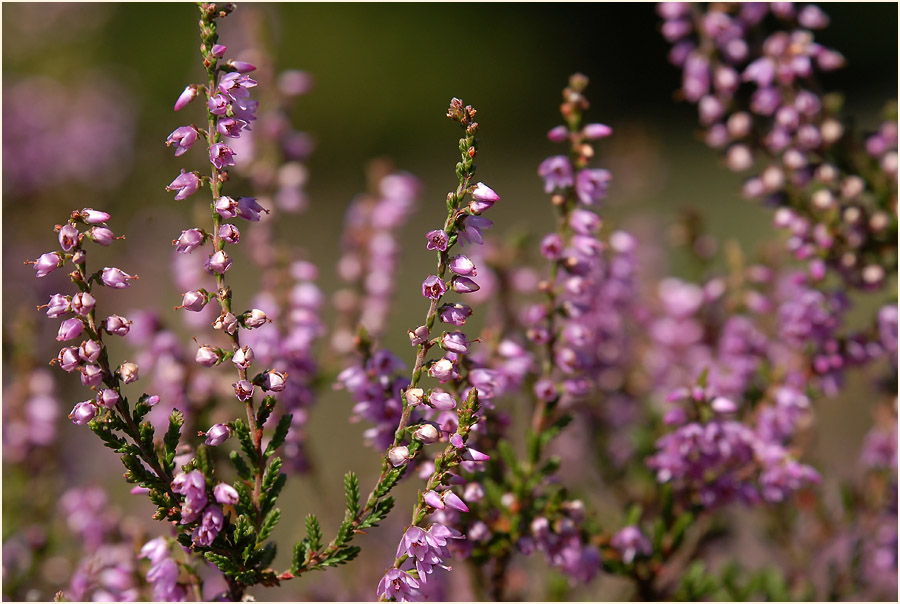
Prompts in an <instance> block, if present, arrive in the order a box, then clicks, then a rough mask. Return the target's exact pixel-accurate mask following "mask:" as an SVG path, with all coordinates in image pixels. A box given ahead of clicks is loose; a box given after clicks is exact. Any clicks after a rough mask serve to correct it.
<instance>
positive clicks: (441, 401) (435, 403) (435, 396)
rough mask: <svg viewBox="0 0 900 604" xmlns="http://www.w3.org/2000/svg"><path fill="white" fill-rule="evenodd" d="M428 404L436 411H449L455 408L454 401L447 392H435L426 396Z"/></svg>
mask: <svg viewBox="0 0 900 604" xmlns="http://www.w3.org/2000/svg"><path fill="white" fill-rule="evenodd" d="M428 402H429V403H430V404H431V406H432V407H434V408H435V409H437V410H438V411H449V410H450V409H455V408H456V399H455V398H453V395H452V394H450V393H449V392H444V391H443V390H435V391H434V392H432V393H431V394H429V395H428Z"/></svg>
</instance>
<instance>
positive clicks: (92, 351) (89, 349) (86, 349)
mask: <svg viewBox="0 0 900 604" xmlns="http://www.w3.org/2000/svg"><path fill="white" fill-rule="evenodd" d="M102 350H103V345H102V344H101V343H100V342H98V341H97V340H85V341H84V342H82V343H81V346H79V347H78V356H79V357H81V360H82V361H84V362H85V363H96V362H97V359H99V358H100V352H101V351H102Z"/></svg>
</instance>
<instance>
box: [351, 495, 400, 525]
mask: <svg viewBox="0 0 900 604" xmlns="http://www.w3.org/2000/svg"><path fill="white" fill-rule="evenodd" d="M393 508H394V498H393V497H385V498H384V499H381V500H380V501H378V502H377V503H376V504H375V507H374V508H372V512H371V513H370V514H369V516H368V518H365V519H363V521H362V522H360V523H359V528H361V529H367V528H372V527H376V526H378V523H379V522H381V521H382V520H383V519H384V518H385V517H386V516H387V515H388V514H389V513H390V512H391V510H392V509H393Z"/></svg>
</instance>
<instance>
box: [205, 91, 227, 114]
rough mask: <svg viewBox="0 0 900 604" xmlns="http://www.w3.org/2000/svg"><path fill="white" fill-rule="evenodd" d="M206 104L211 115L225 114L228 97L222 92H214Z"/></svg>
mask: <svg viewBox="0 0 900 604" xmlns="http://www.w3.org/2000/svg"><path fill="white" fill-rule="evenodd" d="M206 106H207V107H208V108H209V112H210V113H212V114H213V115H225V114H226V113H228V97H226V96H225V95H224V94H215V95H213V96H212V97H210V99H209V101H207V103H206Z"/></svg>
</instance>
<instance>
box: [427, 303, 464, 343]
mask: <svg viewBox="0 0 900 604" xmlns="http://www.w3.org/2000/svg"><path fill="white" fill-rule="evenodd" d="M471 316H472V309H471V308H469V307H468V306H466V305H465V304H444V305H443V306H441V307H440V308H439V309H438V317H439V318H440V320H441V321H442V322H444V323H449V324H450V325H465V324H466V319H468V318H469V317H471ZM426 337H427V335H426Z"/></svg>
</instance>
